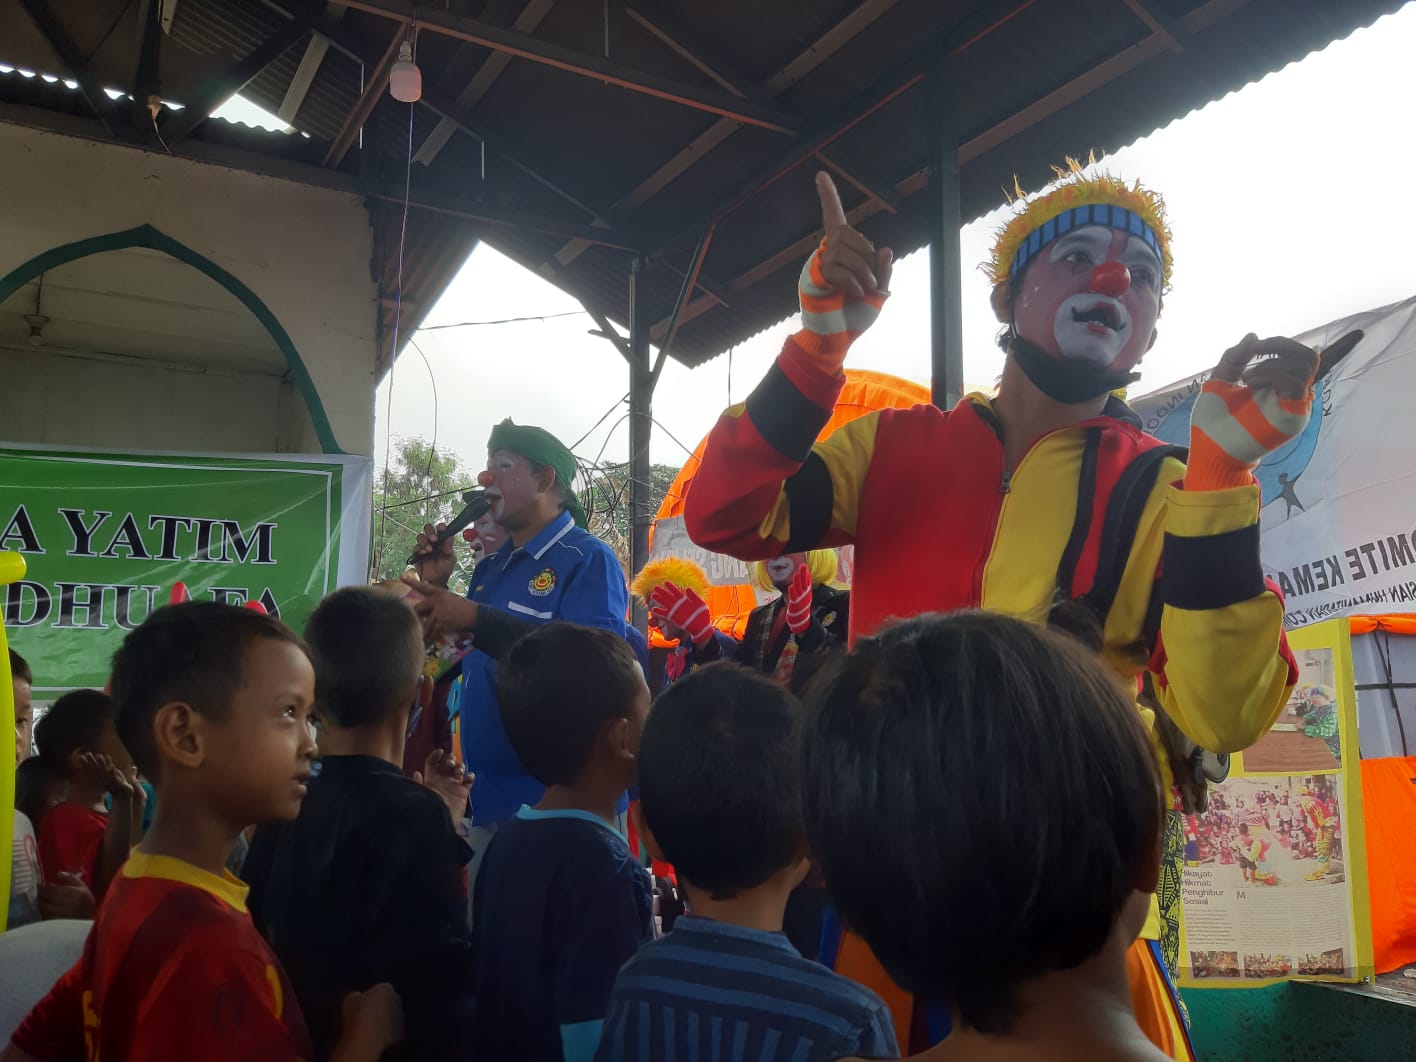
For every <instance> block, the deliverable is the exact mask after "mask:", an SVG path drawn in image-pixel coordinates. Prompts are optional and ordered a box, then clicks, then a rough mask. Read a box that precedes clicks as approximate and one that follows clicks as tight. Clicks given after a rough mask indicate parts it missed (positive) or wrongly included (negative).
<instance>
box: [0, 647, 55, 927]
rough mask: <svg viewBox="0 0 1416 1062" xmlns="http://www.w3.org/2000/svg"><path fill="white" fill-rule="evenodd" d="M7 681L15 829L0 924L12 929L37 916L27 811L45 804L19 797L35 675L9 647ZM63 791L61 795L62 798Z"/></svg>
mask: <svg viewBox="0 0 1416 1062" xmlns="http://www.w3.org/2000/svg"><path fill="white" fill-rule="evenodd" d="M9 652H10V682H11V685H12V686H13V688H14V695H15V820H14V821H15V830H14V833H12V834H11V835H10V903H9V908H8V910H7V911H6V919H5V922H4V924H3V926H0V928H7V929H14V928H16V927H17V926H22V925H26V924H27V923H30V922H36V921H38V920H39V883H40V880H41V879H40V871H39V850H38V848H37V846H36V842H35V838H36V831H37V830H38V829H39V822H40V820H39V818H37V817H35V816H34V815H30V814H26V812H27V811H31V810H32V811H35V812H38V811H40V810H41V809H43V810H45V811H47V810H48V804H47V803H43V802H41V801H38V800H35V801H34V802H33V806H31V804H30V802H28V801H26V800H22V799H21V797H22V795H28V794H22V792H21V788H20V787H21V778H20V766H21V764H22V763H23V761H24V760H25V759H26V758H27V757H28V756H29V750H30V724H31V723H32V722H33V720H34V709H33V707H32V706H31V703H30V687H31V686H32V685H33V683H34V676H33V675H32V674H31V673H30V669H29V664H28V663H26V662H25V658H24V657H22V656H21V655H20V654H19V653H17V652H15V651H14V650H13V649H11V650H10V651H9ZM62 795H63V794H62V791H61V794H60V797H61V799H62Z"/></svg>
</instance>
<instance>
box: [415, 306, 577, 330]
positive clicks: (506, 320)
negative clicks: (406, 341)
mask: <svg viewBox="0 0 1416 1062" xmlns="http://www.w3.org/2000/svg"><path fill="white" fill-rule="evenodd" d="M588 313H589V311H587V310H567V311H566V312H565V313H546V314H540V315H533V316H530V317H502V318H500V319H498V320H495V321H457V322H455V323H453V324H440V325H423V327H422V328H420V329H419V331H420V332H441V331H443V330H444V329H447V328H483V327H486V326H488V325H505V324H521V323H522V322H524V321H555V320H557V319H559V318H561V317H579V316H580V315H581V314H588Z"/></svg>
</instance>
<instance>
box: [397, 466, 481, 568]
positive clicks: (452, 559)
mask: <svg viewBox="0 0 1416 1062" xmlns="http://www.w3.org/2000/svg"><path fill="white" fill-rule="evenodd" d="M462 500H463V502H465V503H466V504H465V505H464V506H463V508H462V511H461V512H460V513H458V514H457V516H455V517H454V518H453V520H452V523H450V524H442V523H440V524H438V525H437V526H436V527H434V526H433V525H432V524H425V525H424V526H423V533H422V534H421V535H419V536H418V545H417V548H416V549H414V550H413V555H412V556H411V557H409V558H408V563H409V564H411V565H412V566H413V567H414V568H416V569H417V570H418V578H419V579H421V580H422V581H423V582H425V583H431V584H433V585H434V586H443V587H445V586H447V584H448V581H449V580H450V579H451V578H452V573H453V571H455V570H456V568H457V558H456V556H455V555H454V554H453V551H452V544H453V542H454V541H455V540H456V539H457V535H458V533H459V532H460V531H461V530H462V529H463V528H464V527H467V526H469V525H470V524H471V523H472V522H473V521H474V520H477V519H479V518H481V517H483V516H485V515H486V514H487V513H488V512H490V511H491V508H492V503H491V502H490V501H488V500H487V493H486V491H484V490H469V491H468V492H467V493H466V494H464V495H463V496H462Z"/></svg>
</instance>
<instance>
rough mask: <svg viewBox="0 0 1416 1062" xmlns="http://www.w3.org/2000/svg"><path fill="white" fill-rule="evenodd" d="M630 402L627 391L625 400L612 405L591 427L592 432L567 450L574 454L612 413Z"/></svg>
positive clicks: (587, 433) (622, 399) (577, 440)
mask: <svg viewBox="0 0 1416 1062" xmlns="http://www.w3.org/2000/svg"><path fill="white" fill-rule="evenodd" d="M628 401H629V392H628V391H626V392H625V394H624V397H623V398H621V399H619V400H618V401H617V402H615V404H614V405H612V406H611V407H610V408H609V409H607V410H605V412H604V415H603V416H601V417H600V419H599V420H597V421H596V422H595V423H594V424H592V425H591V426H590V430H589V431H587V432H586V433H585V434H584V435H582V436H581V437H580V438H578V439H576V440H575V442H573V443H571V444H570V445H569V446H568V447H566V449H567V450H570V451H572V452H574V450H575V448H576V447H577V446H579V445H580V444H581V443H583V442H584V441H585V440H586V439H588V438H590V436H591V435H593V434H594V433H595V429H596V428H598V427H599V426H600V425H601V424H603V423H605V421H607V420H608V419H609V418H610V414H611V413H613V412H614V411H615V410H617V409H619V407H620V406H622V405H624V404H625V403H626V402H628Z"/></svg>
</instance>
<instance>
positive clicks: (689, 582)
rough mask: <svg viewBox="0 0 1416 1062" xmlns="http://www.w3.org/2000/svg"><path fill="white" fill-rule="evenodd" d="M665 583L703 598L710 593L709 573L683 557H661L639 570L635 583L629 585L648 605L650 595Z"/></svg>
mask: <svg viewBox="0 0 1416 1062" xmlns="http://www.w3.org/2000/svg"><path fill="white" fill-rule="evenodd" d="M665 583H673V584H674V585H675V586H677V587H678V588H679V589H681V590H692V591H693V592H694V593H695V594H697V595H698V596H699V597H702V596H703V595H704V594H705V593H707V592H708V573H707V572H705V571H704V570H703V569H702V568H700V567H699V566H698V565H697V564H694V563H693V561H691V560H686V559H685V558H683V557H661V558H660V559H659V560H656V561H650V562H649V563H648V564H646V565H644V567H643V568H640V569H639V574H638V575H636V576H635V577H634V582H632V583H630V584H629V592H630V593H631V594H633V595H634V596H635V597H637V598H639V600H640V601H642V602H644V604H646V605H648V604H649V595H650V594H652V593H653V592H654V591H655V590H657V589H658V588H659V587H661V586H663V585H664V584H665Z"/></svg>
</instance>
